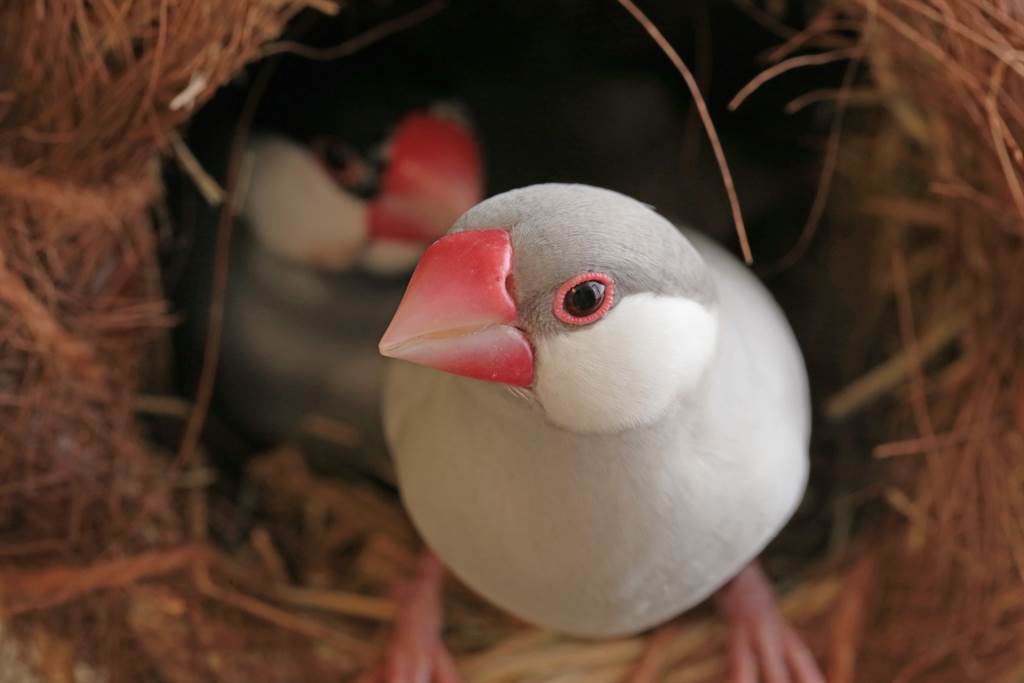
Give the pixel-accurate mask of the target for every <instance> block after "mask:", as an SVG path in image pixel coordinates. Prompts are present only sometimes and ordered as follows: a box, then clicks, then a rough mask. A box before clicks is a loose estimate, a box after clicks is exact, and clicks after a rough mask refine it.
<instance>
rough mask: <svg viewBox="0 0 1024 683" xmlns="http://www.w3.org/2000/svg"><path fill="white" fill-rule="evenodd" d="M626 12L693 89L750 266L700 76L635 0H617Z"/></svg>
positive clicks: (738, 212) (729, 178) (737, 204)
mask: <svg viewBox="0 0 1024 683" xmlns="http://www.w3.org/2000/svg"><path fill="white" fill-rule="evenodd" d="M616 2H618V3H619V4H620V5H622V7H623V8H625V10H626V11H627V12H629V13H630V14H631V15H632V16H633V18H634V19H636V21H637V23H639V24H640V25H641V26H642V27H643V28H644V30H645V31H647V34H648V35H649V36H650V37H651V39H652V40H653V41H654V42H655V43H656V44H657V45H658V47H660V48H661V51H662V52H664V53H665V56H666V57H668V59H669V61H670V62H672V65H673V66H675V67H676V70H677V71H678V72H679V75H681V76H682V77H683V81H684V82H685V83H686V87H687V88H688V89H689V91H690V95H691V96H692V97H693V103H694V106H696V107H697V111H698V112H699V113H700V118H701V122H702V123H703V124H704V130H705V131H706V132H707V134H708V141H709V142H710V143H711V148H712V149H713V150H714V152H715V161H717V162H718V169H719V170H720V171H721V173H722V183H723V184H724V185H725V192H726V194H727V195H728V196H729V208H730V209H731V210H732V220H733V223H734V224H735V226H736V234H737V235H738V236H739V239H740V249H741V251H742V252H743V260H744V261H745V262H746V263H747V265H750V264H752V263H753V262H754V256H753V254H751V252H750V242H749V241H748V240H747V229H746V227H744V224H743V212H742V211H741V209H740V200H739V197H738V196H737V195H736V185H735V183H734V182H733V179H732V172H731V171H730V170H729V164H728V163H727V162H726V160H725V151H724V150H723V149H722V142H721V141H720V140H719V139H718V132H717V131H716V130H715V124H714V122H713V121H712V120H711V113H710V112H709V111H708V106H707V103H706V102H705V101H704V96H703V95H702V94H701V92H700V86H699V85H698V84H697V79H696V78H694V76H693V74H692V73H691V72H690V69H689V67H687V66H686V62H684V61H683V58H682V57H680V56H679V53H678V52H676V49H675V48H674V47H672V44H671V43H669V42H668V39H666V38H665V36H664V35H663V34H662V32H661V31H660V30H658V27H657V26H655V25H654V22H652V21H651V20H650V19H649V18H647V15H646V14H644V13H643V11H642V10H641V9H640V8H639V7H637V6H636V4H634V3H633V0H616Z"/></svg>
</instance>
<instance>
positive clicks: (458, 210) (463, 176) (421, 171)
mask: <svg viewBox="0 0 1024 683" xmlns="http://www.w3.org/2000/svg"><path fill="white" fill-rule="evenodd" d="M388 157H389V161H388V165H387V168H386V169H385V170H384V173H383V176H382V178H381V185H380V192H379V194H378V195H377V197H376V198H374V199H373V200H372V201H371V202H370V205H369V219H368V220H369V229H370V238H371V239H375V240H393V241H402V242H422V243H429V242H431V241H433V240H435V239H437V238H438V237H440V236H441V235H443V234H444V233H445V232H446V231H447V230H448V228H450V227H451V225H452V223H454V222H455V221H456V219H458V217H459V216H461V215H462V214H463V213H465V212H466V211H468V210H469V209H470V208H472V207H473V206H474V205H476V204H477V203H478V202H479V201H480V199H481V198H482V194H483V168H482V163H481V160H480V149H479V145H478V144H477V142H476V139H475V138H474V137H473V134H472V133H471V132H470V131H469V130H468V129H467V128H465V127H464V126H462V125H461V124H459V123H457V122H455V121H452V120H449V119H446V118H441V117H439V116H436V115H434V114H430V113H427V112H413V113H411V114H409V115H407V116H406V117H405V118H404V119H402V121H401V122H400V123H399V124H398V128H397V129H396V130H395V133H394V135H393V136H392V138H391V142H390V150H389V154H388Z"/></svg>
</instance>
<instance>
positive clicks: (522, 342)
mask: <svg viewBox="0 0 1024 683" xmlns="http://www.w3.org/2000/svg"><path fill="white" fill-rule="evenodd" d="M511 270H512V240H511V238H510V237H509V235H508V233H507V232H506V231H504V230H497V229H495V230H471V231H467V232H460V233H455V234H453V235H448V236H446V237H442V238H441V239H439V240H438V241H437V242H434V244H432V245H431V246H430V247H429V248H428V249H427V250H426V252H424V254H423V257H422V258H421V259H420V262H419V265H417V266H416V270H415V271H414V272H413V274H412V279H410V281H409V286H408V288H407V289H406V291H405V296H404V297H402V302H401V303H400V304H399V305H398V311H397V312H396V313H395V316H394V318H392V320H391V324H390V325H389V326H388V329H387V331H386V332H385V333H384V337H383V338H382V339H381V340H380V352H381V353H382V354H383V355H385V356H389V357H391V358H398V359H401V360H406V361H410V362H412V363H418V364H420V365H426V366H428V367H432V368H436V369H438V370H444V371H445V372H450V373H452V374H455V375H462V376H464V377H472V378H474V379H482V380H488V381H491V382H500V383H502V384H511V385H514V386H521V387H525V386H529V385H530V384H532V383H533V350H532V349H531V347H530V343H529V341H528V340H527V338H526V335H525V334H523V332H522V330H520V329H519V328H518V327H516V323H517V320H518V313H517V311H516V304H515V301H514V300H513V298H512V294H511V292H510V291H509V275H510V273H511Z"/></svg>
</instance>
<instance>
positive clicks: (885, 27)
mask: <svg viewBox="0 0 1024 683" xmlns="http://www.w3.org/2000/svg"><path fill="white" fill-rule="evenodd" d="M305 6H309V7H313V8H315V9H318V10H320V11H334V10H335V9H336V7H335V5H334V4H333V3H330V2H327V1H326V0H224V1H223V2H218V3H208V2H202V1H201V0H182V1H180V2H168V1H167V0H145V1H140V0H135V1H130V0H110V1H108V2H98V3H97V2H86V1H85V0H67V1H65V0H61V1H58V2H50V1H47V0H39V1H38V2H12V3H6V4H4V5H3V6H2V9H0V425H2V427H0V619H2V620H3V622H4V624H3V628H0V661H2V662H4V663H3V664H2V668H3V672H4V673H10V672H14V671H24V672H25V673H24V674H23V675H21V674H19V680H42V681H92V680H104V681H105V680H133V681H134V680H154V679H156V678H157V677H161V678H162V679H163V680H169V681H173V682H175V683H176V682H178V681H181V682H185V681H195V680H214V681H236V680H237V681H256V682H259V681H264V680H266V681H270V680H275V681H277V680H342V679H343V677H345V676H349V675H354V674H356V673H357V672H359V671H361V670H363V669H365V667H367V666H368V665H369V664H370V663H372V662H373V661H374V660H375V658H376V657H377V656H378V654H379V652H380V648H381V646H382V644H383V642H384V638H385V637H386V635H387V624H388V621H389V620H390V619H391V617H392V615H393V612H394V605H393V604H392V602H391V600H390V594H389V587H390V586H391V585H392V584H393V583H394V582H395V581H397V580H400V579H401V578H402V577H404V576H407V575H408V572H409V570H410V567H411V566H412V562H413V558H414V557H415V553H416V552H417V550H418V546H417V543H418V542H417V540H416V537H415V534H414V533H413V531H412V529H411V527H410V526H409V524H408V522H407V520H406V518H405V517H404V515H403V514H402V512H401V509H400V506H399V505H398V502H397V499H396V498H395V496H394V495H393V494H392V493H389V492H386V491H385V490H384V489H382V488H381V487H380V486H378V485H377V484H375V483H372V482H370V481H368V480H363V479H360V478H358V477H353V479H351V480H348V481H338V480H327V479H322V478H319V477H317V476H316V475H314V474H313V473H311V472H310V471H309V470H308V469H307V468H306V465H305V463H304V461H303V459H302V458H301V457H300V455H299V454H298V453H297V452H296V451H294V450H292V449H288V448H285V449H282V450H279V451H275V452H273V453H268V454H265V455H263V456H262V457H260V458H257V459H256V460H254V461H253V463H252V464H251V465H250V467H249V468H248V471H247V473H246V479H245V483H244V489H245V490H244V491H243V495H241V496H240V497H239V498H240V499H241V500H243V501H257V502H255V503H248V504H245V505H242V506H239V505H237V504H235V503H228V502H227V500H225V499H223V498H221V497H218V495H216V494H215V493H214V489H212V488H210V482H211V479H212V477H211V476H210V474H209V472H208V470H206V469H205V468H204V466H203V463H202V458H201V455H202V454H201V452H200V451H196V450H194V449H193V448H191V447H190V446H188V444H187V443H186V446H187V447H186V448H184V449H183V450H182V452H179V453H173V452H172V453H160V452H157V450H156V449H155V447H153V446H152V445H150V444H148V443H147V441H146V440H145V439H144V438H142V433H141V430H140V429H139V428H138V425H137V422H136V419H135V415H134V411H135V409H136V408H138V407H141V406H147V407H148V408H147V409H155V410H159V411H165V409H166V412H170V413H176V412H178V411H183V412H182V414H183V416H184V417H185V418H189V417H190V416H192V415H193V408H192V406H190V405H187V404H186V405H184V406H182V405H180V404H178V403H174V402H173V401H170V402H169V401H160V400H156V401H154V400H153V398H152V397H149V398H146V399H145V400H140V398H139V397H138V396H137V395H136V392H137V391H138V388H139V387H140V385H141V383H142V382H143V380H144V379H146V378H147V377H150V376H153V375H156V374H159V371H160V370H161V368H160V367H159V366H158V364H157V363H155V362H154V360H153V357H154V354H152V353H149V351H150V350H151V349H152V348H153V344H154V343H155V342H156V341H157V340H158V339H159V338H160V337H161V336H162V335H163V334H164V333H165V332H166V330H167V329H168V326H169V325H170V324H171V322H172V321H171V320H170V319H169V317H168V315H167V309H166V306H165V304H164V303H163V300H162V297H161V292H160V287H159V282H160V277H159V271H158V265H157V262H156V258H155V247H156V243H157V240H158V239H159V232H158V231H157V229H156V227H155V225H154V221H153V220H152V216H151V214H150V210H149V209H150V206H151V205H152V204H153V202H154V201H156V200H157V199H158V198H159V195H160V183H159V166H158V161H159V156H160V154H161V153H162V152H164V151H165V150H167V149H169V148H170V146H172V145H173V144H175V141H176V140H177V141H178V143H179V147H180V140H178V138H176V137H174V135H173V130H174V128H175V126H177V125H179V124H180V123H182V122H183V121H184V120H185V119H186V118H187V116H188V115H189V113H190V112H191V111H193V110H194V109H195V108H197V107H199V106H201V105H202V104H203V102H204V101H205V100H206V99H207V98H208V97H209V96H210V94H211V92H212V91H213V90H214V89H215V88H216V87H218V86H220V85H222V84H223V83H224V82H225V81H226V80H227V79H229V78H231V77H232V76H234V75H235V74H236V73H238V71H239V69H240V68H241V67H242V66H243V65H244V64H245V63H247V62H249V61H251V60H253V59H255V58H257V57H259V56H260V55H261V46H262V45H263V44H265V43H266V42H267V41H269V40H271V39H273V38H274V37H275V36H277V35H278V34H279V33H280V32H281V30H282V29H283V27H284V25H285V22H286V21H287V20H288V19H289V18H290V17H292V16H293V15H294V14H295V13H296V12H297V11H298V10H299V9H301V8H302V7H305ZM757 12H759V11H757ZM757 12H756V13H757ZM758 16H760V17H761V18H762V19H763V20H765V22H766V23H767V24H768V25H770V26H772V27H773V28H775V29H778V30H779V31H780V32H781V33H783V37H784V39H785V43H784V44H783V45H782V47H780V49H779V50H777V51H776V52H775V53H774V55H773V58H774V59H775V60H776V61H778V62H779V63H780V66H778V67H775V68H774V69H773V70H771V71H770V72H769V73H768V74H767V76H766V77H765V78H764V79H761V80H760V81H758V82H757V83H756V84H755V85H757V86H760V87H770V86H767V85H765V83H766V82H767V81H768V80H769V77H770V76H774V75H778V74H781V73H783V72H785V70H786V69H788V68H797V67H802V66H807V65H812V64H815V63H818V64H821V63H826V62H829V61H836V60H847V61H848V63H849V64H850V65H851V66H850V67H849V70H848V78H847V79H846V82H845V83H844V84H843V87H841V88H839V89H838V90H837V91H834V92H832V91H829V92H819V93H812V94H809V95H808V96H807V97H805V98H803V99H802V100H801V101H800V102H795V103H794V105H793V106H794V107H802V106H808V105H810V104H813V103H820V102H821V101H829V102H832V108H833V110H834V111H836V112H840V113H843V114H845V119H843V118H839V117H838V116H837V118H836V119H835V121H836V123H835V124H834V125H833V132H832V135H831V137H830V138H829V140H828V141H827V143H826V146H825V150H826V151H825V155H824V167H825V168H824V172H823V176H822V179H823V185H822V188H823V190H822V192H823V194H822V201H821V202H819V203H818V204H816V205H815V209H814V210H813V211H812V216H811V220H809V222H808V231H807V233H806V234H807V239H805V240H802V241H801V243H800V245H799V246H800V248H799V249H798V250H797V252H800V251H802V249H803V247H804V246H805V245H807V244H810V243H812V242H814V243H817V244H821V243H825V244H828V243H830V242H832V243H834V244H842V243H843V242H842V240H841V239H840V238H839V237H838V236H840V235H843V234H844V233H848V232H850V231H855V233H856V234H857V235H859V238H858V240H859V241H861V242H862V243H866V244H867V245H868V246H867V247H866V248H865V249H864V250H865V251H868V252H870V253H871V254H873V257H872V259H871V263H870V264H869V268H868V270H869V271H870V272H871V273H872V275H873V281H874V282H875V286H874V287H873V289H870V290H865V292H866V293H865V295H864V296H863V297H862V299H863V300H862V302H861V303H862V306H859V307H857V308H856V310H851V312H850V317H851V320H853V319H854V318H856V317H857V315H858V313H859V314H860V315H861V318H863V319H860V320H855V321H854V322H853V323H851V324H852V325H854V326H856V327H858V328H865V327H867V328H870V329H871V330H872V334H871V335H867V336H864V337H863V340H861V337H860V336H856V337H851V341H850V345H851V347H852V346H853V345H854V344H858V345H860V346H858V347H857V348H847V349H844V355H853V356H854V357H855V358H856V359H857V363H856V364H857V365H858V366H859V367H858V368H857V372H853V373H851V376H850V377H849V380H850V386H849V387H848V388H847V390H845V391H844V392H840V393H839V394H837V395H836V396H835V397H833V399H832V400H831V401H829V402H828V403H827V404H826V411H825V412H826V413H827V415H828V417H830V418H831V419H833V420H839V421H846V422H848V423H850V424H853V425H859V424H861V423H858V422H857V420H862V421H865V420H867V419H868V418H870V420H871V426H870V427H867V426H865V427H864V430H865V432H866V433H871V434H877V433H884V434H887V435H888V437H887V438H888V440H887V441H885V442H883V443H879V444H878V445H877V446H876V448H875V450H874V456H875V457H876V458H878V459H881V460H882V461H883V470H882V471H883V472H884V474H885V477H884V480H883V481H882V482H880V484H879V485H878V486H877V487H876V488H875V489H874V490H872V491H870V492H868V493H867V496H868V497H874V498H875V499H877V500H878V501H879V507H880V509H882V510H884V514H882V515H880V516H878V517H876V518H877V519H880V520H881V521H879V522H877V523H873V524H870V525H866V526H865V528H863V529H860V530H859V532H860V533H859V535H858V536H857V538H856V540H854V541H853V542H851V543H848V544H845V545H843V547H841V548H839V549H838V550H839V552H837V553H836V555H835V556H834V557H832V558H830V559H828V560H827V561H822V560H820V558H806V560H807V561H806V564H807V565H808V568H807V569H806V570H805V571H804V572H802V574H801V579H802V580H801V581H799V583H798V585H796V586H795V587H793V588H792V589H791V590H788V591H787V592H786V594H785V596H784V597H783V605H784V609H785V611H786V612H787V614H789V615H790V616H791V617H792V618H793V619H794V621H795V623H796V624H797V625H798V626H800V627H801V628H803V629H805V633H807V634H808V635H809V638H810V640H811V644H812V645H813V647H814V648H815V650H816V652H817V653H818V655H819V656H820V657H821V661H822V663H823V665H824V667H825V669H826V671H827V673H828V675H829V680H830V681H832V683H849V682H851V681H871V682H874V681H883V680H898V681H935V682H938V683H953V682H955V681H956V682H958V681H965V680H978V681H998V680H1010V679H1011V677H1012V676H1014V675H1016V674H1019V673H1020V669H1021V668H1022V666H1024V665H1022V664H1021V655H1020V653H1021V652H1024V580H1022V577H1024V524H1022V522H1021V520H1022V519H1024V438H1022V434H1021V430H1022V427H1024V408H1022V406H1024V403H1022V401H1021V396H1024V370H1022V369H1021V366H1022V364H1021V363H1020V358H1021V351H1022V343H1024V325H1022V321H1024V281H1022V276H1021V275H1020V272H1021V270H1022V266H1024V246H1022V237H1024V182H1022V179H1021V178H1022V173H1024V168H1022V167H1024V152H1022V148H1021V140H1022V126H1024V105H1022V104H1021V103H1022V102H1024V66H1022V63H1021V61H1020V59H1019V54H1020V51H1021V50H1024V10H1022V9H1021V8H1020V7H1019V6H1018V5H1017V4H1016V3H1014V2H1010V1H1009V0H958V1H957V2H947V1H945V0H833V1H832V2H830V3H828V4H827V5H826V7H825V8H824V10H823V11H822V13H821V14H820V15H819V16H818V17H817V19H815V20H813V21H812V22H811V23H810V25H809V27H808V28H807V29H806V30H804V31H801V32H798V33H795V32H788V33H787V32H786V30H785V29H784V27H781V26H779V25H778V24H777V22H775V21H774V20H773V19H772V17H770V16H768V15H765V14H764V13H763V12H759V13H758ZM723 30H726V29H723ZM822 51H824V54H821V53H822ZM808 54H809V55H813V56H811V57H807V56H806V55H808ZM794 55H796V56H795V57H794ZM790 58H793V59H794V60H795V61H791V62H790V61H786V60H788V59H790ZM855 85H856V87H854V86H855ZM745 94H746V93H745ZM844 120H845V125H842V124H843V122H844ZM179 156H181V154H180V151H179ZM186 156H187V155H186ZM830 187H831V188H832V191H831V193H829V191H828V188H830ZM214 189H216V190H217V191H218V192H220V191H221V188H214ZM829 194H831V199H832V206H833V207H834V210H833V211H832V212H831V216H830V217H829V220H828V223H829V227H828V229H822V230H818V231H817V233H815V231H814V230H813V228H814V227H815V226H816V225H817V223H818V222H819V219H820V218H821V216H822V214H823V212H824V207H825V203H824V198H825V197H826V196H827V195H829ZM796 255H799V254H798V253H796ZM840 256H841V252H840ZM815 296H816V300H819V301H820V303H821V305H822V306H828V305H832V304H831V302H830V301H829V300H828V291H827V288H824V287H823V288H822V291H820V292H819V293H816V295H815ZM858 340H861V341H858ZM861 346H862V347H863V348H860V347H861ZM154 406H156V408H154ZM168 406H170V408H168ZM894 408H895V409H894ZM865 415H866V416H867V417H863V416H865ZM894 416H895V417H894ZM859 428H860V427H858V429H859ZM191 431H192V432H193V433H194V430H191ZM242 520H244V522H243V521H242ZM448 588H449V589H448V591H447V592H446V613H447V615H448V619H449V622H448V627H447V631H446V638H447V641H448V643H449V644H450V645H451V647H452V649H453V650H454V652H455V654H456V655H457V657H458V660H459V666H460V669H461V672H462V674H463V675H464V677H465V679H466V680H467V681H469V682H470V683H484V682H494V683H498V682H504V681H521V680H531V681H534V680H536V681H566V682H568V681H581V682H583V681H585V682H589V683H598V682H602V681H608V682H609V683H611V682H613V681H618V680H621V678H622V676H623V675H624V673H625V672H626V671H628V669H629V667H630V666H631V664H632V663H633V662H634V661H635V659H636V657H637V656H638V655H639V653H640V651H641V648H642V640H641V639H640V638H631V639H622V640H617V641H613V642H604V643H592V642H581V641H574V640H571V639H567V638H562V637H558V636H555V635H552V634H548V633H542V632H538V631H535V630H533V629H531V628H529V627H527V626H525V625H523V624H520V623H518V622H516V621H515V620H513V619H511V618H509V617H507V616H505V615H502V614H500V613H499V612H497V611H495V610H493V609H492V608H490V607H488V606H487V605H484V604H483V603H481V602H480V601H479V600H477V599H476V598H474V597H473V596H472V595H470V594H469V593H468V591H466V590H465V589H464V588H462V587H460V586H459V585H457V584H456V583H454V582H450V585H449V587H448ZM670 637H671V638H672V646H671V648H670V649H669V656H668V657H667V659H666V661H665V662H663V664H664V668H665V670H666V672H668V673H667V678H666V680H669V681H677V682H680V683H682V682H684V681H685V682H695V683H697V682H702V681H709V682H710V681H718V680H721V679H722V672H723V671H724V666H725V658H724V652H725V643H724V639H723V631H722V627H721V625H720V624H718V623H717V622H716V620H715V619H714V617H713V616H712V615H710V613H704V612H700V611H698V612H696V613H694V614H691V615H687V616H686V617H684V618H683V619H682V620H681V621H680V622H679V627H678V629H677V630H676V631H675V632H674V633H673V634H672V635H671V636H670ZM30 670H31V671H33V673H31V674H30V673H28V671H30ZM11 675H13V674H11ZM33 677H34V678H33Z"/></svg>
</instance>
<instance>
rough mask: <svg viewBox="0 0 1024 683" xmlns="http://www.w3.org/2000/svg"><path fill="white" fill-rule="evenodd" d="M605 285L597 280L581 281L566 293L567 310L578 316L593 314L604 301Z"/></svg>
mask: <svg viewBox="0 0 1024 683" xmlns="http://www.w3.org/2000/svg"><path fill="white" fill-rule="evenodd" d="M604 292H605V286H604V283H603V282H598V281H597V280H587V281H586V282H581V283H579V284H578V285H576V286H575V287H572V288H571V289H569V291H568V292H566V293H565V301H564V302H563V306H564V307H565V312H566V313H568V314H569V315H572V316H575V317H577V318H583V317H586V316H588V315H592V314H593V313H594V311H596V310H597V309H599V308H600V307H601V304H602V303H604Z"/></svg>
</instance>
